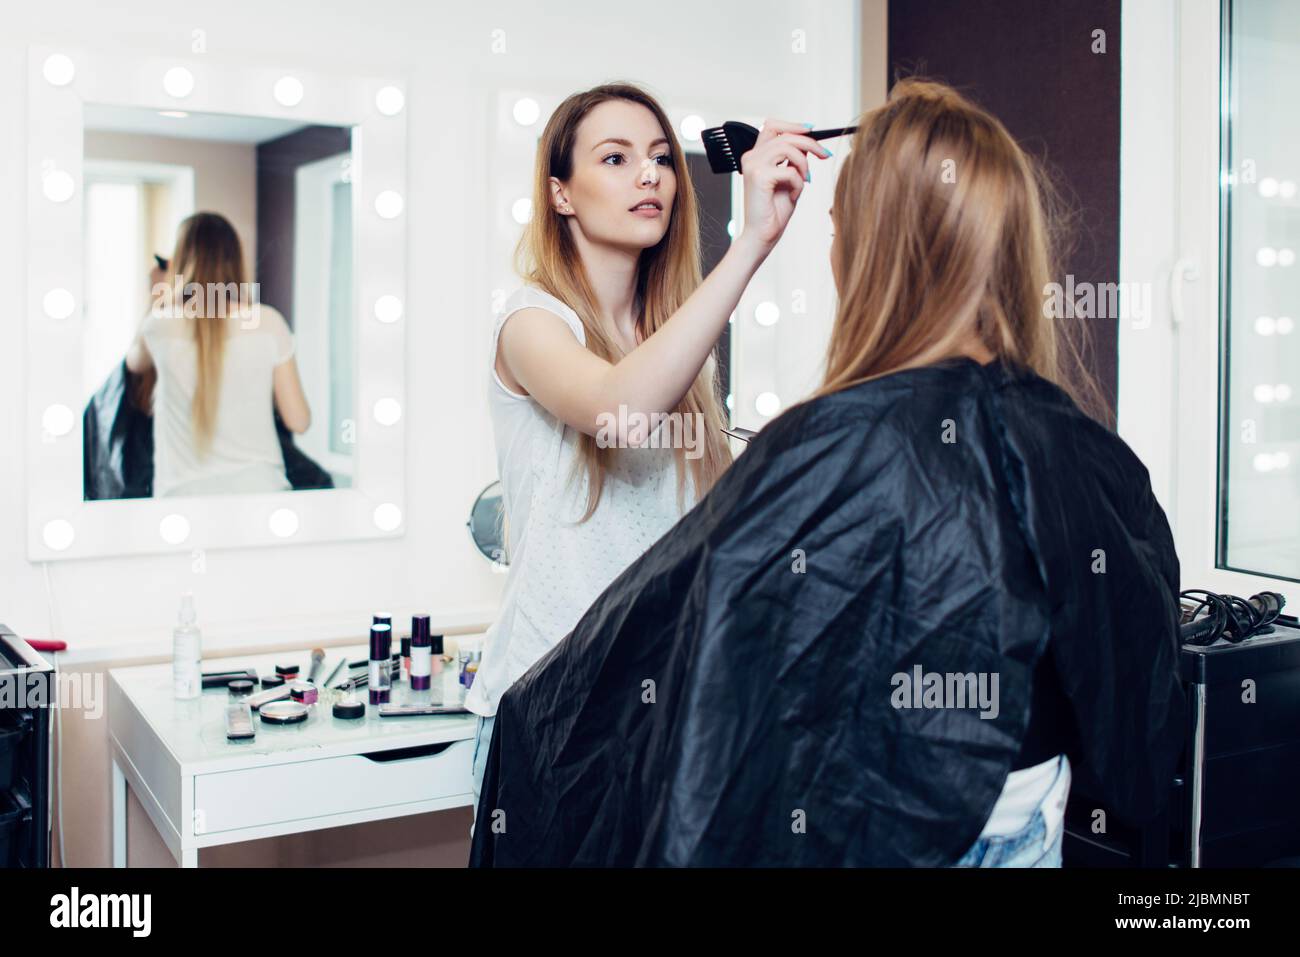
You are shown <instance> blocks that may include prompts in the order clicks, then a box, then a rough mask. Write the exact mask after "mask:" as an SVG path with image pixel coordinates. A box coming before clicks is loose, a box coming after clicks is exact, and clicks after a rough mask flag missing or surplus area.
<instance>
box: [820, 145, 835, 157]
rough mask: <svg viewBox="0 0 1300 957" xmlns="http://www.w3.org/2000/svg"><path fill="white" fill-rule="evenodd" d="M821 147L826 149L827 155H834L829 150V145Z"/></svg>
mask: <svg viewBox="0 0 1300 957" xmlns="http://www.w3.org/2000/svg"><path fill="white" fill-rule="evenodd" d="M822 149H824V150H825V151H826V155H827V156H834V155H835V154H834V153H832V152H831V148H830V147H829V146H823V147H822Z"/></svg>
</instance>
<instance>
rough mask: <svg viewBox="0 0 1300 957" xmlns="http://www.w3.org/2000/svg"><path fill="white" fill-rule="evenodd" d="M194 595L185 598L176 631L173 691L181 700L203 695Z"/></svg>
mask: <svg viewBox="0 0 1300 957" xmlns="http://www.w3.org/2000/svg"><path fill="white" fill-rule="evenodd" d="M195 622H196V616H195V614H194V593H193V592H189V591H187V592H186V593H185V594H184V595H182V596H181V611H180V616H179V618H178V619H177V622H176V627H175V629H173V630H172V690H173V692H174V694H175V696H176V697H177V698H179V699H182V700H184V699H190V698H197V697H199V696H200V695H201V694H202V693H203V675H202V673H201V671H200V667H199V660H200V658H201V657H202V651H201V648H200V646H201V640H202V639H201V636H200V634H199V626H198V625H197V624H196V623H195Z"/></svg>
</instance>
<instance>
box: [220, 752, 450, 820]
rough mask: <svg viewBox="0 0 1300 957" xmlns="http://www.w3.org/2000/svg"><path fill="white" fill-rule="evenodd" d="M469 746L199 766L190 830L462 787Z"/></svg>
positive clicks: (299, 816)
mask: <svg viewBox="0 0 1300 957" xmlns="http://www.w3.org/2000/svg"><path fill="white" fill-rule="evenodd" d="M473 748H474V742H473V740H461V741H453V742H449V743H444V744H439V745H430V746H426V747H421V748H409V749H405V750H400V751H379V752H374V753H372V754H369V755H367V754H345V755H340V756H338V757H333V758H320V759H318V760H315V761H298V762H294V763H292V764H277V765H269V766H267V767H263V768H245V769H242V770H239V771H219V772H215V773H212V774H200V775H197V776H196V777H195V779H194V831H195V833H196V834H213V833H217V832H220V831H231V830H235V829H238V828H244V827H257V826H260V825H268V824H283V823H286V822H289V821H297V820H304V819H308V818H316V817H324V816H326V815H331V814H347V813H348V812H350V811H357V810H362V809H366V808H379V807H391V806H395V805H400V804H410V803H413V802H417V801H430V800H435V799H437V798H445V797H452V796H454V795H458V794H469V793H471V791H472V777H471V768H470V758H471V756H472V754H473Z"/></svg>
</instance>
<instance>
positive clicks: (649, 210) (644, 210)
mask: <svg viewBox="0 0 1300 957" xmlns="http://www.w3.org/2000/svg"><path fill="white" fill-rule="evenodd" d="M632 215H633V216H641V217H643V218H645V219H654V218H655V217H656V216H662V215H663V210H662V209H655V208H654V207H653V206H641V207H639V208H637V209H634V210H632Z"/></svg>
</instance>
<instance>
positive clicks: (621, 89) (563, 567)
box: [466, 84, 829, 798]
mask: <svg viewBox="0 0 1300 957" xmlns="http://www.w3.org/2000/svg"><path fill="white" fill-rule="evenodd" d="M807 129H808V127H807V126H806V125H801V124H796V123H785V122H780V121H775V120H769V121H768V122H766V123H765V124H764V126H763V131H762V134H761V135H760V137H759V140H758V144H757V146H756V147H755V148H754V149H753V150H752V151H751V152H750V153H748V154H746V155H745V157H744V160H743V163H742V172H743V174H744V180H745V217H744V229H743V231H742V232H741V234H740V235H739V236H738V237H736V239H735V241H734V242H733V243H732V245H731V247H730V249H729V250H728V251H727V253H726V255H725V256H724V257H723V259H722V261H721V262H720V263H719V264H718V266H717V267H716V268H715V269H714V270H713V272H712V273H710V274H709V276H708V278H707V279H706V280H704V281H703V283H701V282H700V279H699V239H698V220H697V215H698V214H697V210H696V201H695V195H694V188H693V187H692V186H691V184H690V178H689V174H688V172H687V168H686V163H685V157H684V154H683V153H682V150H681V146H680V144H679V143H678V142H677V140H676V138H675V135H674V132H673V127H672V124H671V123H670V122H669V121H668V119H667V117H666V116H665V114H664V112H663V110H662V108H660V106H659V105H658V103H657V102H655V100H654V99H653V98H652V97H650V96H649V95H648V94H646V93H645V92H644V91H642V90H640V89H639V88H637V87H635V86H630V85H627V84H609V85H605V86H601V87H597V88H595V89H593V90H589V91H587V92H584V93H578V94H574V95H573V96H571V97H569V98H568V99H567V100H565V101H564V103H562V104H561V105H560V106H559V107H558V108H557V109H556V111H555V113H554V114H552V116H551V118H550V120H549V121H548V122H547V126H546V129H545V131H544V132H543V134H542V137H541V140H540V141H539V144H538V153H537V169H536V177H535V182H534V191H533V209H534V214H533V218H532V221H531V222H530V223H529V226H528V228H527V231H526V232H525V235H524V237H523V239H522V241H521V243H520V249H519V253H520V257H521V259H522V260H523V264H522V266H521V268H520V272H521V274H522V275H523V276H524V277H525V280H526V285H525V286H524V287H523V288H521V289H519V290H517V291H516V292H515V293H514V294H513V295H512V296H511V297H510V298H509V299H508V300H507V301H506V303H505V304H504V306H503V307H502V309H501V310H500V311H499V312H498V314H497V317H496V322H495V323H494V327H493V335H492V345H493V348H492V362H493V368H492V374H491V377H490V381H489V390H490V398H489V403H490V405H489V407H490V411H491V415H492V424H493V430H494V433H495V437H496V445H497V459H498V466H499V471H500V476H501V480H502V486H503V493H504V494H503V498H504V506H505V511H506V529H507V539H508V551H509V558H510V573H509V578H508V580H507V583H506V588H505V594H504V598H503V602H502V606H501V609H500V613H499V615H498V617H497V620H496V621H495V622H494V623H493V625H492V627H491V628H490V629H489V631H488V635H487V639H486V643H485V647H484V651H483V661H482V663H481V665H480V668H479V671H478V674H477V676H476V678H475V680H474V684H473V685H472V687H471V689H470V692H469V695H468V696H467V700H466V703H467V707H469V709H470V710H471V711H473V712H475V713H477V714H478V715H479V716H480V720H479V723H478V724H479V727H478V734H477V737H476V743H475V754H474V791H475V797H476V798H477V795H478V792H479V789H480V784H481V781H482V774H483V767H484V764H485V761H486V757H487V751H488V747H489V743H490V740H491V730H492V721H493V716H494V715H495V713H496V708H497V702H498V700H499V699H500V696H501V694H502V693H503V692H504V691H505V690H506V689H507V688H508V687H509V686H510V684H511V683H512V682H513V681H514V680H515V679H517V678H518V677H519V676H520V675H522V674H523V673H524V672H525V671H527V670H528V668H529V667H531V666H532V664H533V663H534V662H536V661H537V659H538V658H540V657H541V656H542V655H543V654H545V653H546V651H548V650H549V649H550V648H551V647H553V646H554V645H555V644H557V643H558V642H559V641H561V640H562V639H563V638H564V637H565V636H566V635H567V634H568V633H569V632H570V631H571V630H572V628H573V626H574V625H575V624H576V623H577V621H578V619H579V618H580V617H581V616H582V614H583V613H584V612H585V611H586V610H587V608H588V606H589V605H590V604H591V602H592V601H593V600H594V599H595V598H596V596H597V595H599V594H600V592H601V591H602V590H603V589H604V588H605V587H606V586H607V585H608V584H609V583H610V582H611V581H613V579H614V578H615V577H617V576H618V574H619V573H621V572H622V571H623V570H624V568H626V567H627V566H628V565H629V564H631V562H633V561H635V560H636V558H638V557H639V556H640V555H641V553H642V552H643V551H645V549H646V548H647V547H648V546H649V545H651V544H652V543H653V542H654V541H655V540H656V539H657V538H658V537H659V536H661V535H662V534H663V533H664V532H665V531H667V530H668V529H669V528H670V527H671V526H672V525H673V524H674V523H675V522H676V521H677V519H678V518H679V517H680V516H681V514H682V513H683V512H684V511H685V509H686V508H687V507H688V506H689V505H690V504H692V503H693V502H694V501H695V500H697V499H698V498H699V497H700V496H701V495H702V494H703V493H704V492H705V491H707V490H708V488H709V486H710V485H711V484H712V482H713V481H714V480H716V478H717V477H718V475H720V474H721V472H722V471H723V470H724V469H725V468H726V467H727V465H728V464H729V463H730V450H729V448H728V446H727V445H726V440H725V436H723V434H722V433H721V431H720V428H721V427H722V426H723V425H725V423H726V419H725V414H724V412H723V411H722V404H721V402H720V401H719V397H718V395H717V388H716V384H715V382H714V371H715V363H714V362H712V361H711V354H712V351H713V348H714V346H715V344H716V343H717V341H718V339H719V337H720V336H721V335H722V333H723V330H724V329H725V328H726V324H727V320H728V318H729V317H730V315H731V313H732V312H733V311H734V310H735V308H736V305H737V303H738V302H739V300H740V297H741V295H742V293H743V292H744V290H745V287H746V285H747V284H748V283H749V280H750V278H751V277H752V276H753V275H754V272H755V271H756V270H757V269H758V267H759V265H761V264H762V262H763V261H764V260H765V259H766V258H767V256H768V254H769V253H770V252H771V250H772V248H773V246H774V245H775V243H776V241H777V240H778V239H779V238H780V236H781V234H782V233H783V232H784V230H785V227H786V224H787V223H788V222H789V220H790V216H791V215H792V214H793V212H794V208H795V204H796V202H797V201H798V198H799V195H800V193H801V191H802V189H803V186H804V183H805V181H806V178H807V177H808V175H809V170H808V167H809V160H808V156H807V154H808V153H809V152H811V153H813V154H815V155H817V156H820V157H825V156H828V155H829V152H828V151H827V150H825V149H824V148H823V147H822V146H821V145H820V144H818V143H817V142H816V141H815V140H812V139H809V138H808V137H807V136H804V135H802V134H803V133H804V132H806V130H807ZM647 207H650V208H647ZM620 412H621V413H622V414H620ZM674 412H677V413H681V417H680V422H681V423H682V424H681V428H680V430H678V431H677V432H676V437H675V438H674V437H673V436H670V435H668V434H667V433H668V432H670V429H669V428H668V426H666V425H665V426H661V427H660V428H659V429H658V430H656V431H653V432H651V431H650V430H649V429H646V428H640V429H638V428H637V422H638V416H645V417H647V419H648V417H649V416H650V415H652V414H671V413H674ZM664 445H674V446H677V447H675V448H665V447H663V446H664ZM674 474H675V477H676V481H674ZM688 474H689V478H690V481H689V482H688V481H687V476H688ZM688 486H689V487H688Z"/></svg>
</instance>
